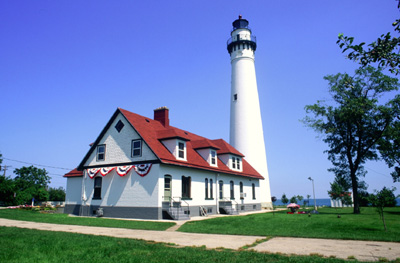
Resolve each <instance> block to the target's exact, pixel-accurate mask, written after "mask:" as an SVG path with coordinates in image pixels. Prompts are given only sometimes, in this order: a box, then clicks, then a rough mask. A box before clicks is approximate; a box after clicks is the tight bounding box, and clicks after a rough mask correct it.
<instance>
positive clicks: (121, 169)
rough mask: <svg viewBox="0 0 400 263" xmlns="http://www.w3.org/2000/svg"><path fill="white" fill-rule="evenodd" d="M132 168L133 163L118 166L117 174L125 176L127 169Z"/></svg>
mask: <svg viewBox="0 0 400 263" xmlns="http://www.w3.org/2000/svg"><path fill="white" fill-rule="evenodd" d="M132 168H133V165H128V166H118V167H117V174H118V175H119V176H125V175H126V174H127V173H129V171H130V170H131V169H132Z"/></svg>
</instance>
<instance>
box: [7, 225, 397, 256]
mask: <svg viewBox="0 0 400 263" xmlns="http://www.w3.org/2000/svg"><path fill="white" fill-rule="evenodd" d="M0 226H6V227H20V228H29V229H37V230H47V231H60V232H70V233H81V234H87V235H100V236H111V237H118V238H133V239H142V240H147V241H156V242H164V243H174V244H177V245H179V246H206V247H207V248H218V247H224V248H230V249H239V248H241V247H243V246H248V245H251V244H254V243H255V242H256V241H257V240H260V239H265V237H263V236H236V235H215V234H195V233H183V232H176V231H174V230H175V228H173V229H170V231H149V230H131V229H122V228H107V227H89V226H74V225H59V224H48V223H36V222H28V221H17V220H9V219H3V218H0ZM252 249H254V250H256V251H258V252H268V253H283V254H297V255H310V254H319V255H322V256H325V257H330V256H334V257H337V258H342V259H350V258H355V259H358V260H360V261H378V260H379V259H382V258H386V259H388V260H395V259H396V258H400V243H394V242H374V241H353V240H331V239H312V238H283V237H275V238H271V239H269V240H268V241H265V242H263V243H261V244H258V245H257V246H255V247H252Z"/></svg>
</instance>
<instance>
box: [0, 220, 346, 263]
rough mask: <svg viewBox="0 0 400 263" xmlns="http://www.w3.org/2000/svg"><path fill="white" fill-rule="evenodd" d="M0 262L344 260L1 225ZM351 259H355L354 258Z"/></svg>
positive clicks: (307, 262) (310, 262) (305, 262)
mask: <svg viewBox="0 0 400 263" xmlns="http://www.w3.org/2000/svg"><path fill="white" fill-rule="evenodd" d="M0 262H2V263H3V262H18V263H24V262H29V263H31V262H64V263H67V262H74V263H75V262H96V263H102V262H107V263H113V262H118V263H120V262H140V263H142V262H228V263H234V262H278V263H279V262H282V263H283V262H294V263H317V262H328V263H336V262H346V261H344V260H340V259H335V258H320V257H318V256H283V255H279V254H264V253H257V252H253V251H232V250H207V249H205V248H193V247H184V248H177V247H175V246H174V245H166V244H158V243H149V242H145V241H142V240H133V239H121V238H112V237H103V236H91V235H82V234H73V233H63V232H50V231H39V230H31V229H19V228H12V227H10V228H8V227H0ZM353 262H354V261H353Z"/></svg>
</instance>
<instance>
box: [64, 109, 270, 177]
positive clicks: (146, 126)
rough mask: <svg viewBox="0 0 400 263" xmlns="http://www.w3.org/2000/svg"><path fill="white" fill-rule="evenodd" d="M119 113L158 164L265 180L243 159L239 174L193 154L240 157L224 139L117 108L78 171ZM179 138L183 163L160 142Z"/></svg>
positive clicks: (223, 165) (220, 162)
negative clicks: (203, 151)
mask: <svg viewBox="0 0 400 263" xmlns="http://www.w3.org/2000/svg"><path fill="white" fill-rule="evenodd" d="M118 113H121V114H122V115H123V116H125V118H126V119H127V120H128V121H129V123H130V124H131V125H132V127H133V128H134V129H135V130H136V132H137V133H138V134H139V135H140V137H142V139H143V140H144V142H145V143H146V144H147V145H148V146H149V147H150V149H151V150H152V151H153V153H154V154H155V155H156V156H157V158H158V159H159V161H160V162H161V163H164V164H172V165H179V166H185V167H192V168H197V169H203V170H208V171H214V172H218V173H225V174H234V175H238V176H244V177H250V178H257V179H264V177H262V176H261V175H260V174H259V173H258V172H257V171H256V170H255V169H254V168H253V167H252V166H251V165H250V164H249V163H248V162H247V161H246V160H245V159H242V161H243V165H242V169H243V171H242V172H239V171H233V170H231V169H230V168H229V167H227V166H226V165H225V164H224V163H223V162H222V161H221V160H220V159H218V158H217V164H218V167H213V166H210V164H209V163H208V162H207V161H206V160H204V159H203V157H201V155H200V154H198V153H197V152H196V149H204V148H211V149H215V150H217V155H218V154H221V155H222V154H227V153H229V154H234V155H237V156H241V157H243V156H244V155H243V154H241V153H240V152H239V151H238V150H236V149H235V148H234V147H232V146H231V145H229V144H228V143H227V142H225V141H224V140H223V139H218V140H210V139H207V138H204V137H201V136H198V135H196V134H194V133H190V132H187V131H184V130H181V129H178V128H175V127H172V126H169V125H166V126H164V125H163V124H161V122H159V121H157V120H153V119H150V118H147V117H144V116H141V115H138V114H135V113H132V112H130V111H127V110H124V109H121V108H118V109H117V111H116V112H115V113H114V115H113V117H112V118H111V120H110V121H109V123H108V124H107V125H106V127H105V128H104V130H103V131H102V133H101V134H100V136H99V137H98V138H97V140H96V142H95V143H94V145H93V146H92V147H91V149H90V150H89V152H88V153H87V154H86V156H85V158H84V159H83V160H82V162H81V164H80V165H79V167H78V169H79V170H82V169H83V166H84V163H85V162H86V160H87V159H88V158H89V156H90V154H91V152H92V151H94V149H95V147H96V145H97V144H98V142H99V140H100V139H101V137H102V134H104V133H105V132H106V130H107V129H108V127H109V126H110V125H111V123H112V121H113V120H114V119H115V118H116V116H117V115H118ZM172 138H178V139H182V140H185V141H186V159H187V160H186V161H183V160H177V159H176V158H175V156H174V155H173V154H172V153H171V152H170V151H169V150H168V149H167V148H166V147H165V146H164V144H163V143H162V142H161V141H162V140H166V139H172ZM74 171H75V170H73V171H71V172H69V173H68V174H66V175H64V176H65V177H73V176H82V172H80V173H81V174H80V175H77V174H78V173H74Z"/></svg>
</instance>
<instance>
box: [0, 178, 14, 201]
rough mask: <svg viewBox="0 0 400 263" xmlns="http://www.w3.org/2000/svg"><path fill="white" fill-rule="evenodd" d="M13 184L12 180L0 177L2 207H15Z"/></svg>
mask: <svg viewBox="0 0 400 263" xmlns="http://www.w3.org/2000/svg"><path fill="white" fill-rule="evenodd" d="M14 192H15V184H14V181H13V179H11V178H10V177H5V176H1V175H0V203H1V204H2V205H6V206H9V205H15V199H14Z"/></svg>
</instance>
